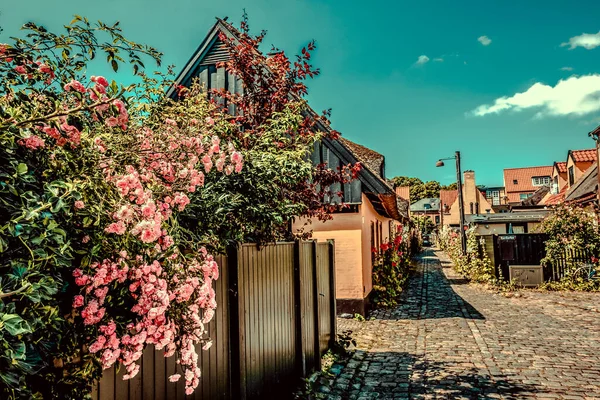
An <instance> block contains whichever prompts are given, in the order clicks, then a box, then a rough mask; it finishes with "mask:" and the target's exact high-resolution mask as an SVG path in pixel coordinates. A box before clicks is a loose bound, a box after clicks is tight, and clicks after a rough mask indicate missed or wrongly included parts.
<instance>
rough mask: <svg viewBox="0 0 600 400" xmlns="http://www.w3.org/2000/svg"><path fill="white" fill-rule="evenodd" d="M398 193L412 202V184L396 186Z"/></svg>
mask: <svg viewBox="0 0 600 400" xmlns="http://www.w3.org/2000/svg"><path fill="white" fill-rule="evenodd" d="M396 194H397V195H398V197H400V198H401V199H404V200H406V201H408V203H409V204H410V186H396Z"/></svg>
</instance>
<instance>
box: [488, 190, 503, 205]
mask: <svg viewBox="0 0 600 400" xmlns="http://www.w3.org/2000/svg"><path fill="white" fill-rule="evenodd" d="M485 197H486V198H487V199H488V200H490V201H491V203H492V205H493V206H499V205H500V191H499V190H486V192H485Z"/></svg>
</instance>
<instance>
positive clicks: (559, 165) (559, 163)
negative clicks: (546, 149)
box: [554, 161, 567, 174]
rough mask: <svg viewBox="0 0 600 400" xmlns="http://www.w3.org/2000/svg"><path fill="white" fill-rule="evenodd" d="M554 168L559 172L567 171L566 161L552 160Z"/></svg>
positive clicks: (564, 172)
mask: <svg viewBox="0 0 600 400" xmlns="http://www.w3.org/2000/svg"><path fill="white" fill-rule="evenodd" d="M554 168H556V170H557V171H558V172H559V173H560V174H566V173H567V163H566V162H564V161H554Z"/></svg>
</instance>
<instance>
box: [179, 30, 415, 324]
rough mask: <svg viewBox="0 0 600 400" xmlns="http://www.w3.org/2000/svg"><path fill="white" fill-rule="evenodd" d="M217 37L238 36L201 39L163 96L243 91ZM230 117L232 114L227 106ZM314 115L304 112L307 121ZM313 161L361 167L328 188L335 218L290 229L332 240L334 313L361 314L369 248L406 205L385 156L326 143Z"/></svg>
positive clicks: (403, 217) (367, 288)
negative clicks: (180, 91)
mask: <svg viewBox="0 0 600 400" xmlns="http://www.w3.org/2000/svg"><path fill="white" fill-rule="evenodd" d="M221 34H222V35H225V36H226V37H228V38H230V39H232V40H234V42H235V41H236V40H238V36H237V35H238V34H239V32H238V31H237V30H236V29H235V28H233V27H232V26H231V25H230V24H228V23H227V22H226V21H224V20H222V19H217V22H216V23H215V25H214V26H213V27H212V29H211V30H210V31H209V33H208V35H207V36H206V37H205V38H204V40H203V41H202V43H201V44H200V46H199V47H198V49H197V50H196V52H195V53H194V54H193V55H192V57H191V58H190V60H189V61H188V63H187V64H186V65H185V67H184V69H183V70H182V72H181V74H180V75H179V77H178V78H177V80H176V82H175V85H173V86H172V87H171V88H170V89H169V91H168V92H167V95H168V96H174V94H175V87H176V86H177V85H184V86H185V85H189V83H190V82H191V81H192V79H198V80H199V82H200V83H201V84H203V85H205V87H207V88H209V89H227V90H229V91H230V92H232V93H241V92H242V91H243V85H242V81H241V80H240V79H239V78H238V77H236V76H235V75H233V74H232V73H230V72H228V71H227V69H226V68H225V67H224V66H223V65H221V64H220V63H222V62H224V61H227V59H228V53H227V51H225V50H224V44H223V43H222V41H221V38H220V37H221ZM228 110H229V112H232V113H233V112H235V109H233V108H232V106H231V105H230V106H229V108H228ZM316 115H317V114H316V113H315V112H314V111H313V110H311V109H308V111H307V116H308V117H311V116H316ZM315 126H316V129H319V130H320V131H331V128H330V127H329V125H328V124H326V123H324V122H323V121H322V120H321V119H318V118H315ZM311 159H312V161H313V163H315V164H325V165H327V167H328V168H330V169H332V170H334V171H335V170H337V169H338V168H340V167H342V166H346V165H348V164H355V163H357V162H360V163H361V164H362V166H363V168H362V169H361V171H360V172H359V176H358V179H355V180H354V181H352V182H349V183H346V184H341V183H337V184H334V185H332V186H331V188H330V189H331V195H330V196H327V198H325V199H323V200H324V202H325V203H328V204H342V203H343V204H344V207H340V208H339V210H338V212H336V213H334V214H333V218H332V219H331V220H330V221H327V222H325V223H323V222H318V221H307V220H297V221H295V222H294V224H293V227H292V229H294V230H295V231H299V230H303V231H307V230H311V231H312V233H313V237H314V238H316V239H317V240H327V239H334V240H335V257H336V265H335V268H336V274H335V278H336V296H337V298H338V301H337V305H338V310H340V311H348V312H358V313H361V314H364V313H365V310H366V308H367V305H368V296H369V293H370V292H371V288H372V279H371V274H372V253H371V248H372V247H379V245H380V244H381V243H383V242H384V241H386V240H389V239H390V238H391V237H392V236H393V232H395V229H396V227H397V226H399V225H400V223H401V222H407V220H408V202H406V201H405V200H402V199H400V198H399V197H397V196H396V193H395V192H394V189H393V188H392V187H391V185H390V184H389V183H388V182H387V181H386V179H385V159H384V157H383V155H381V154H379V153H377V152H375V151H373V150H371V149H368V148H366V147H364V146H361V145H358V144H356V143H353V142H351V141H349V140H345V139H339V140H333V139H331V138H329V137H327V136H326V137H324V138H323V139H322V140H321V141H320V142H318V143H316V144H315V147H314V149H313V152H312V155H311Z"/></svg>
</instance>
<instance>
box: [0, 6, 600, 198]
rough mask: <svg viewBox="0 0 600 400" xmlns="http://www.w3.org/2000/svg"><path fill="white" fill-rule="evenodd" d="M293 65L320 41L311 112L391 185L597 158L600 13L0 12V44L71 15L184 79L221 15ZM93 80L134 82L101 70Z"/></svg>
mask: <svg viewBox="0 0 600 400" xmlns="http://www.w3.org/2000/svg"><path fill="white" fill-rule="evenodd" d="M244 9H245V10H246V11H247V13H248V15H249V18H250V29H251V31H253V32H254V33H258V32H259V31H260V30H262V29H264V30H267V31H268V35H267V37H266V39H265V45H266V46H267V48H266V50H268V48H270V46H271V45H272V44H273V45H275V46H276V47H278V48H280V49H282V50H284V51H286V53H287V54H288V55H293V54H296V53H298V52H299V51H300V49H301V48H302V46H303V45H305V44H306V43H308V42H309V41H310V40H312V39H314V40H316V43H317V50H316V52H315V54H314V57H313V61H314V65H315V66H316V67H319V68H320V69H321V74H320V75H319V76H318V77H317V78H316V79H314V80H312V81H310V82H309V96H308V101H309V104H310V105H311V106H312V108H313V109H315V110H316V111H320V110H323V109H327V108H331V109H332V118H331V122H332V126H333V128H334V129H336V130H338V131H340V132H341V133H342V135H343V136H345V137H346V138H348V139H350V140H352V141H355V142H357V143H360V144H362V145H364V146H367V147H369V148H371V149H373V150H376V151H378V152H380V153H382V154H384V155H385V157H386V175H387V176H388V177H389V178H391V177H394V176H416V177H419V178H421V179H422V180H437V181H440V182H441V183H442V184H449V183H451V182H453V181H455V179H456V172H455V170H454V168H453V164H452V162H449V163H446V167H443V168H436V167H435V163H436V161H437V160H438V159H439V158H443V157H451V156H453V155H454V152H455V151H460V152H461V155H462V166H463V169H472V170H474V171H475V173H476V180H477V183H478V184H482V185H488V186H494V185H502V180H503V174H502V170H503V169H504V168H515V167H526V166H536V165H552V163H553V162H554V161H565V160H566V156H567V152H568V150H570V149H573V150H574V149H584V148H592V147H594V142H593V140H592V139H590V138H589V137H588V135H587V134H588V132H589V131H591V130H593V129H594V128H595V127H596V126H598V125H599V124H600V63H599V62H598V61H599V60H600V32H599V31H600V22H598V18H597V16H598V15H599V14H600V2H598V1H595V0H578V1H576V2H573V1H558V0H543V1H539V0H527V1H523V0H488V1H481V0H477V1H471V0H462V1H460V2H457V1H455V0H453V1H446V0H429V1H426V2H425V1H421V2H417V1H404V0H396V1H382V0H380V1H377V2H371V3H368V2H364V1H355V0H343V1H341V0H340V1H338V0H328V1H326V0H246V1H240V0H228V1H227V2H219V1H212V2H208V1H202V0H170V1H168V2H165V1H156V0H104V1H102V2H98V1H89V0H87V1H86V0H55V1H47V0H44V1H42V0H28V1H27V2H20V3H12V5H11V6H10V7H8V6H5V7H2V5H1V4H0V26H1V27H2V28H3V29H4V31H3V32H2V33H0V43H2V42H7V43H10V37H11V36H20V35H22V34H23V32H22V31H20V27H21V26H22V24H23V23H25V22H28V21H33V22H35V23H38V24H41V25H44V26H45V27H47V28H48V29H50V30H52V31H59V30H61V29H62V26H63V25H64V24H67V23H69V22H70V20H71V19H72V16H73V15H74V14H79V15H82V16H86V17H88V18H89V19H91V20H98V19H99V20H102V21H103V22H105V23H113V22H116V21H120V23H121V26H122V28H123V30H124V34H125V36H126V37H127V38H129V39H131V40H134V41H137V42H139V43H144V44H148V45H151V46H153V47H156V48H157V49H158V50H159V51H161V52H163V53H164V58H163V64H164V65H169V64H175V65H176V71H180V70H181V68H183V66H184V65H185V63H186V62H187V60H188V59H189V57H190V56H191V55H192V53H193V52H194V51H195V50H196V48H197V47H198V45H199V44H200V42H201V41H202V39H203V38H204V36H205V35H206V34H207V32H208V30H209V29H210V28H211V27H212V25H213V24H214V22H215V17H216V16H219V17H226V16H227V17H229V21H230V22H232V23H236V24H237V22H238V21H239V20H240V18H241V15H242V13H243V10H244ZM93 68H94V70H93V71H89V75H103V74H104V75H106V76H107V77H112V78H116V79H117V80H119V81H120V82H123V83H128V81H131V75H130V74H129V71H128V70H120V71H119V73H118V75H117V76H115V75H114V74H112V73H111V72H110V70H109V67H108V66H107V65H106V66H105V65H100V64H94V65H93Z"/></svg>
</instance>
